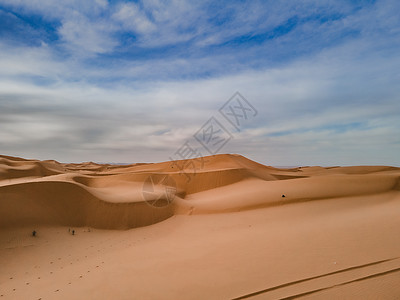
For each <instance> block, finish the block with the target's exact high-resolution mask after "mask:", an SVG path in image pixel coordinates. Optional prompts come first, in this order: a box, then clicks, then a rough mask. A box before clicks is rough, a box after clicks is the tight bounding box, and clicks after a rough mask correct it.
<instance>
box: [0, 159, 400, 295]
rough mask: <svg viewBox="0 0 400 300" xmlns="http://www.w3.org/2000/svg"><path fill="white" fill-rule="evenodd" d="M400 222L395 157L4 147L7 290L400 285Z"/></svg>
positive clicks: (377, 289) (378, 289) (339, 291)
mask: <svg viewBox="0 0 400 300" xmlns="http://www.w3.org/2000/svg"><path fill="white" fill-rule="evenodd" d="M182 166H185V168H183V169H182ZM193 166H195V168H193ZM149 182H151V183H152V184H151V186H150V188H151V190H149V189H148V188H149V186H148V184H149ZM153 183H154V185H153ZM167 190H168V191H173V192H172V193H169V194H167V193H166V191H167ZM171 195H172V196H171ZM282 195H284V196H285V197H282ZM152 197H153V198H154V199H156V200H157V201H156V202H151V201H153V200H154V199H153V198H152ZM149 201H150V202H151V203H153V204H157V205H150V204H149ZM147 225H152V226H147ZM69 228H74V230H76V235H74V236H72V235H71V234H70V233H69V232H68V229H69ZM399 228H400V169H399V168H394V167H386V166H359V167H331V168H322V167H301V168H292V169H277V168H273V167H268V166H264V165H261V164H258V163H256V162H253V161H251V160H248V159H247V158H245V157H243V156H240V155H216V156H209V157H205V158H204V160H202V161H199V160H188V161H179V162H176V163H171V162H164V163H156V164H132V165H110V164H108V165H107V164H96V163H82V164H62V163H59V162H56V161H38V160H26V159H22V158H14V157H9V156H0V265H1V266H2V268H1V269H0V297H2V298H4V299H39V298H41V299H71V298H73V299H110V298H115V299H234V298H235V299H293V298H301V299H338V298H340V299H369V298H371V299H397V298H399V296H400V285H399V284H398V282H399V280H400V272H399V271H400V234H399V233H400V229H399ZM33 229H35V230H37V232H38V236H37V237H32V236H30V233H31V232H32V230H33ZM115 229H130V230H124V231H120V230H115Z"/></svg>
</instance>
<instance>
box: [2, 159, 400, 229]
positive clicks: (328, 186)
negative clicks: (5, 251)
mask: <svg viewBox="0 0 400 300" xmlns="http://www.w3.org/2000/svg"><path fill="white" fill-rule="evenodd" d="M183 166H184V167H185V168H182V167H183ZM149 178H151V180H152V182H153V181H154V189H155V191H154V193H157V192H156V190H157V191H158V193H160V194H155V195H156V196H155V198H157V199H158V200H160V199H161V200H162V201H164V202H163V203H164V204H165V205H158V206H154V205H150V204H149V203H148V202H149V201H148V200H149V199H145V198H146V194H145V193H144V192H143V189H144V185H145V182H146V180H147V181H148V180H149ZM165 178H168V179H169V182H170V183H166V182H167V181H165ZM399 178H400V169H399V168H394V167H385V166H360V167H331V168H322V167H302V168H292V169H278V168H274V167H269V166H264V165H262V164H259V163H256V162H254V161H251V160H249V159H247V158H245V157H243V156H240V155H232V154H223V155H214V156H208V157H204V158H203V159H201V161H200V160H199V159H196V160H185V161H177V162H174V163H172V162H170V161H168V162H163V163H153V164H151V163H150V164H131V165H112V164H97V163H93V162H87V163H80V164H63V163H59V162H56V161H50V160H47V161H39V160H27V159H22V158H14V157H10V156H0V226H2V227H13V226H26V225H62V226H90V227H94V228H107V229H127V228H134V227H141V226H146V225H150V224H154V223H157V222H160V221H162V220H165V219H167V218H169V217H171V216H173V215H174V214H198V213H218V212H229V211H241V210H247V209H252V208H255V207H267V206H276V205H283V204H289V203H297V202H303V201H311V200H322V199H327V198H335V197H354V196H359V195H366V194H377V193H398V192H399V190H400V188H399V187H400V180H399ZM171 182H173V185H174V186H173V187H172V186H170V185H172V184H171ZM165 188H170V189H172V188H173V192H172V199H167V198H168V197H167V196H165V197H164V196H163V194H162V193H163V191H164V190H165ZM158 200H157V201H158ZM167 200H171V201H167ZM169 202H171V203H170V204H169ZM167 204H169V205H167Z"/></svg>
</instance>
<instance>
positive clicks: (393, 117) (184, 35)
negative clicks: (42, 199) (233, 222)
mask: <svg viewBox="0 0 400 300" xmlns="http://www.w3.org/2000/svg"><path fill="white" fill-rule="evenodd" d="M399 14H400V2H399V1H397V0H387V1H386V0H376V1H372V0H368V1H367V0H366V1H362V0H357V1H356V0H354V1H350V0H347V1H341V0H336V1H333V0H304V1H289V0H288V1H277V0H274V1H268V0H264V1H257V0H253V1H245V0H242V1H235V0H232V1H229V0H228V1H181V0H171V1H163V0H147V1H114V0H108V1H107V0H87V1H80V0H76V1H75V0H68V1H66V0H64V1H60V0H57V1H56V0H0V129H1V130H0V154H4V155H11V156H20V157H24V158H35V159H43V160H44V159H55V160H58V161H61V162H82V161H95V162H114V163H134V162H158V161H168V160H170V159H179V158H189V157H196V156H200V155H202V156H204V155H211V154H218V153H237V154H241V155H244V156H246V157H247V158H249V159H252V160H255V161H258V162H260V163H263V164H266V165H275V166H308V165H322V166H336V165H392V166H400V155H399V153H400V84H399V82H400V55H399V53H400V18H399Z"/></svg>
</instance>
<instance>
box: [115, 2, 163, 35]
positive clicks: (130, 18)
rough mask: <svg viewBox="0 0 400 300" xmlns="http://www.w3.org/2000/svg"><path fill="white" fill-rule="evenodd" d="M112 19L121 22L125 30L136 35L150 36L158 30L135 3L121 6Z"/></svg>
mask: <svg viewBox="0 0 400 300" xmlns="http://www.w3.org/2000/svg"><path fill="white" fill-rule="evenodd" d="M112 18H114V19H115V20H116V21H118V22H120V23H121V24H122V26H123V27H124V29H127V30H131V31H133V32H135V33H139V34H149V33H151V32H152V31H154V30H155V29H156V27H155V25H154V24H153V23H152V22H151V21H150V20H149V19H148V18H147V16H146V15H145V12H144V11H142V10H140V8H139V7H138V6H137V5H136V4H135V3H123V4H121V5H119V7H118V9H117V11H116V12H115V13H114V14H113V15H112Z"/></svg>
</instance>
